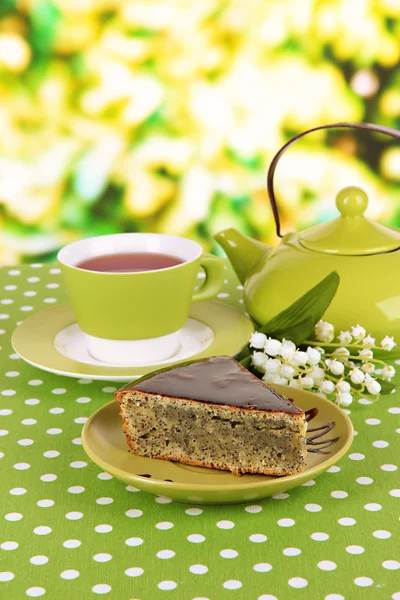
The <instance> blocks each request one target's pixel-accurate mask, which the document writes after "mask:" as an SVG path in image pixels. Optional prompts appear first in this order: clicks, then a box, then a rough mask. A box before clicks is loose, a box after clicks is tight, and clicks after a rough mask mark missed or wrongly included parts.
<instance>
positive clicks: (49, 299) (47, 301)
mask: <svg viewBox="0 0 400 600" xmlns="http://www.w3.org/2000/svg"><path fill="white" fill-rule="evenodd" d="M43 302H46V304H54V302H57V299H56V298H45V299H44V300H43Z"/></svg>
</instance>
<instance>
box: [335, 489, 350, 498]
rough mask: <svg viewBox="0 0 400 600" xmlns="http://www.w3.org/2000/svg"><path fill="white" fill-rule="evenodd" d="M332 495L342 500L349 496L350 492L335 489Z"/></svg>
mask: <svg viewBox="0 0 400 600" xmlns="http://www.w3.org/2000/svg"><path fill="white" fill-rule="evenodd" d="M331 496H332V498H337V499H338V500H342V499H343V498H347V496H348V493H347V492H344V491H343V490H335V491H334V492H331Z"/></svg>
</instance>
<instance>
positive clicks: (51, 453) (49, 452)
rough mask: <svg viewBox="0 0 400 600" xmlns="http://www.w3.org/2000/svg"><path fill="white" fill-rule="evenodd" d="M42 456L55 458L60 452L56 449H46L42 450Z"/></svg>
mask: <svg viewBox="0 0 400 600" xmlns="http://www.w3.org/2000/svg"><path fill="white" fill-rule="evenodd" d="M43 456H45V457H46V458H57V456H60V453H59V452H58V451H57V450H47V451H46V452H43Z"/></svg>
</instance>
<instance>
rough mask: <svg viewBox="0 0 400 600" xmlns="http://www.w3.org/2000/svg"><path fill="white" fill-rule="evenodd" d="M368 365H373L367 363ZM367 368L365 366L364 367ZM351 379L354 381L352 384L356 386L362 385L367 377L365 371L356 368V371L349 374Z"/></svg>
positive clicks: (353, 370)
mask: <svg viewBox="0 0 400 600" xmlns="http://www.w3.org/2000/svg"><path fill="white" fill-rule="evenodd" d="M365 364H367V365H370V364H371V363H365ZM363 366H365V365H363ZM373 367H374V365H372V370H373ZM349 377H350V380H351V381H352V383H355V384H356V385H360V384H361V383H362V382H363V381H364V379H365V375H364V373H363V371H361V369H359V368H358V367H354V369H352V370H351V371H350V372H349Z"/></svg>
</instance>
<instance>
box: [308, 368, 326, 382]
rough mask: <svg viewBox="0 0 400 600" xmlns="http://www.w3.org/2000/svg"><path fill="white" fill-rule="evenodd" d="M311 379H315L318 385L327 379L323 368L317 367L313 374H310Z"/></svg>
mask: <svg viewBox="0 0 400 600" xmlns="http://www.w3.org/2000/svg"><path fill="white" fill-rule="evenodd" d="M309 375H310V377H312V378H313V379H314V381H315V382H316V383H319V382H320V381H322V380H323V378H324V377H325V371H324V369H323V368H322V367H318V366H317V365H316V366H315V367H314V368H313V370H312V371H311V373H309Z"/></svg>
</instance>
